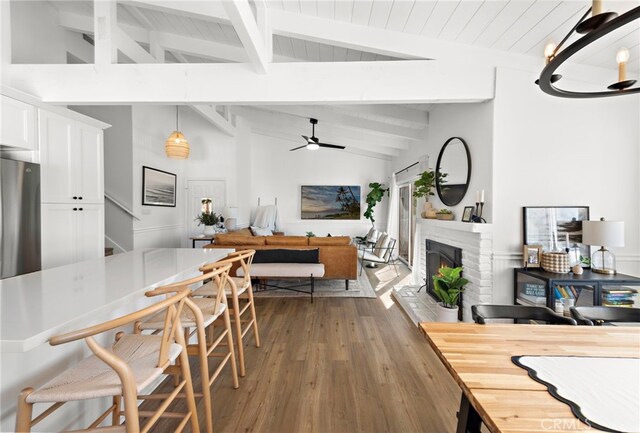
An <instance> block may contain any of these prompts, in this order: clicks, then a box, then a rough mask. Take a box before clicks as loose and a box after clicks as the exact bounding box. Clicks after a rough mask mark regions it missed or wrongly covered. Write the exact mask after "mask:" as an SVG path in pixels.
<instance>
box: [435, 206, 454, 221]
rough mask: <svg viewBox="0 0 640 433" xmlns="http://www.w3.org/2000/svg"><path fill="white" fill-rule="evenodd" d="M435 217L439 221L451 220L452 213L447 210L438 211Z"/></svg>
mask: <svg viewBox="0 0 640 433" xmlns="http://www.w3.org/2000/svg"><path fill="white" fill-rule="evenodd" d="M436 217H437V218H438V219H439V220H449V221H451V220H453V212H451V211H450V210H449V209H444V208H443V209H440V210H439V211H437V212H436Z"/></svg>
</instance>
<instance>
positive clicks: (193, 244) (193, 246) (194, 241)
mask: <svg viewBox="0 0 640 433" xmlns="http://www.w3.org/2000/svg"><path fill="white" fill-rule="evenodd" d="M195 247H196V240H195V239H193V240H191V248H195Z"/></svg>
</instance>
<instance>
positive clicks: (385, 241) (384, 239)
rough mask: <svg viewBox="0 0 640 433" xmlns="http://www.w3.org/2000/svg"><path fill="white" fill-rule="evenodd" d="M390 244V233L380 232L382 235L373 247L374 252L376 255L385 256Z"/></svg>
mask: <svg viewBox="0 0 640 433" xmlns="http://www.w3.org/2000/svg"><path fill="white" fill-rule="evenodd" d="M388 246H389V235H387V234H386V233H382V234H380V237H379V238H378V240H377V241H376V244H375V245H374V247H373V254H375V255H376V256H378V257H380V258H383V256H384V254H385V253H386V251H387V250H386V248H387V247H388Z"/></svg>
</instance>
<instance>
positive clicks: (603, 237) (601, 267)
mask: <svg viewBox="0 0 640 433" xmlns="http://www.w3.org/2000/svg"><path fill="white" fill-rule="evenodd" d="M582 242H583V243H584V244H587V245H594V246H597V245H599V246H600V249H599V250H597V251H596V252H594V253H593V255H592V256H591V270H592V271H593V272H597V273H599V274H608V275H613V274H615V273H616V257H615V256H614V255H613V253H612V252H611V251H609V250H608V249H607V248H606V247H607V246H608V247H623V246H624V222H623V221H605V220H604V218H600V221H583V222H582Z"/></svg>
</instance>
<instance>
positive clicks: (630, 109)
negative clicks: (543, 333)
mask: <svg viewBox="0 0 640 433" xmlns="http://www.w3.org/2000/svg"><path fill="white" fill-rule="evenodd" d="M536 78H537V77H536V76H535V74H532V73H527V72H523V71H517V70H511V69H504V68H501V69H499V70H498V71H497V79H496V97H495V103H494V106H495V117H494V161H493V167H494V174H493V176H494V189H493V195H494V200H493V202H494V212H493V221H494V284H495V292H494V301H499V302H511V301H512V298H513V293H512V290H513V288H512V286H513V271H512V269H511V268H513V267H515V266H518V265H519V264H520V263H521V262H520V260H521V259H520V253H521V252H522V243H523V234H522V207H523V206H544V205H549V206H561V205H586V206H589V207H590V212H591V219H597V218H599V217H601V216H603V217H606V218H607V219H611V220H622V221H624V222H625V247H624V248H615V249H613V248H612V250H613V251H614V252H615V253H617V256H618V259H619V264H618V270H619V271H621V272H625V273H631V274H635V275H640V254H639V253H640V192H639V190H640V177H639V172H640V121H639V120H638V119H640V104H638V99H637V97H636V96H629V97H615V98H600V99H579V100H578V99H562V98H556V97H551V96H549V95H546V94H544V93H542V92H541V91H540V90H539V89H538V88H537V87H536V86H534V85H532V83H533V81H534V80H535V79H536Z"/></svg>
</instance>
